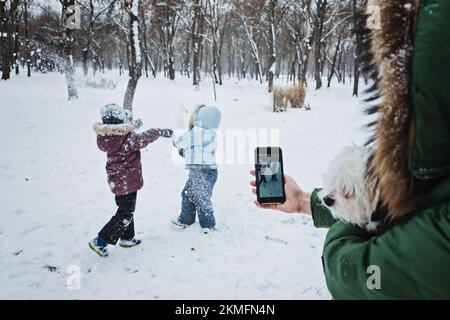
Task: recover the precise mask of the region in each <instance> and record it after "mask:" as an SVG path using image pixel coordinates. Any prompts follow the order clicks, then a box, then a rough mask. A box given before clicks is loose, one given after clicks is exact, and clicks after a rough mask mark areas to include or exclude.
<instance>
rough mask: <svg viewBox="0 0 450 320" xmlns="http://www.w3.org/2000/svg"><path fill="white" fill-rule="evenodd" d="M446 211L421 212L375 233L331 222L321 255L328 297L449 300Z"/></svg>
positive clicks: (342, 223) (447, 218) (448, 224)
mask: <svg viewBox="0 0 450 320" xmlns="http://www.w3.org/2000/svg"><path fill="white" fill-rule="evenodd" d="M448 210H449V208H448V205H446V206H441V207H440V209H438V210H436V209H433V210H431V209H428V210H425V212H421V213H418V214H415V215H414V216H412V217H409V218H408V219H404V220H403V221H402V222H401V223H398V224H397V225H395V226H393V227H392V228H390V229H388V230H387V231H386V232H385V233H383V234H381V235H378V236H373V235H370V234H368V233H367V232H366V231H365V230H362V229H360V228H358V227H355V226H352V225H349V224H345V223H344V222H336V223H335V224H333V225H332V226H331V228H330V230H329V232H328V234H327V237H326V240H325V246H324V252H323V258H322V261H323V267H324V273H325V277H326V281H327V286H328V289H329V290H330V292H331V294H332V296H333V298H334V299H449V298H450V274H449V272H448V267H449V265H450V255H449V254H448V253H449V252H450V244H449V241H448V238H449V236H450V232H449V230H450V221H449V217H448V214H447V212H448Z"/></svg>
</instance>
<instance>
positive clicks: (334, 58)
mask: <svg viewBox="0 0 450 320" xmlns="http://www.w3.org/2000/svg"><path fill="white" fill-rule="evenodd" d="M340 46H341V35H340V34H339V37H338V42H337V45H336V51H335V52H334V57H333V63H332V65H331V71H330V76H329V77H328V86H327V87H328V88H329V87H330V86H331V80H332V79H333V76H334V70H335V68H336V60H337V57H338V53H339V47H340Z"/></svg>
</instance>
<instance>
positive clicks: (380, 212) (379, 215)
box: [370, 201, 387, 222]
mask: <svg viewBox="0 0 450 320" xmlns="http://www.w3.org/2000/svg"><path fill="white" fill-rule="evenodd" d="M386 217H387V209H386V206H385V205H384V204H383V203H382V202H381V201H380V202H378V205H377V208H376V210H375V211H374V212H372V216H371V217H370V220H371V221H374V222H381V221H383V220H384V219H386Z"/></svg>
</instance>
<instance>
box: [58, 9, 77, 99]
mask: <svg viewBox="0 0 450 320" xmlns="http://www.w3.org/2000/svg"><path fill="white" fill-rule="evenodd" d="M61 3H62V6H63V8H62V21H63V26H62V30H63V48H62V52H63V57H64V73H65V75H66V80H67V91H68V98H69V101H70V100H76V99H78V91H77V87H76V84H75V68H74V59H73V37H72V34H73V30H72V29H71V28H70V27H68V17H69V16H70V15H71V13H70V12H69V7H70V6H74V5H75V0H63V1H62V2H61Z"/></svg>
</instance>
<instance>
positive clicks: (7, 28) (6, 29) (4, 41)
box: [0, 0, 19, 80]
mask: <svg viewBox="0 0 450 320" xmlns="http://www.w3.org/2000/svg"><path fill="white" fill-rule="evenodd" d="M8 4H9V5H8ZM18 7H19V0H10V1H4V0H2V1H0V47H1V51H2V52H1V59H2V80H8V79H9V78H10V77H11V65H12V61H13V60H14V54H13V51H14V48H13V38H14V34H15V32H16V31H17V30H16V29H15V24H16V20H17V10H18Z"/></svg>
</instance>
